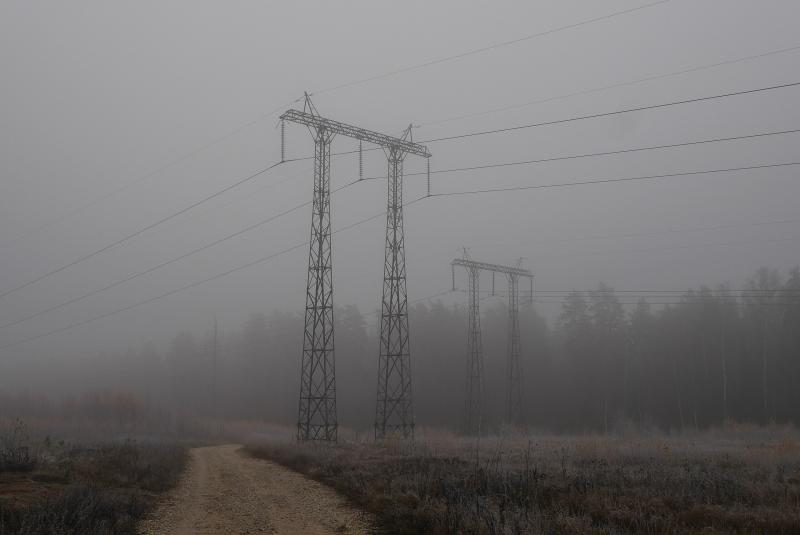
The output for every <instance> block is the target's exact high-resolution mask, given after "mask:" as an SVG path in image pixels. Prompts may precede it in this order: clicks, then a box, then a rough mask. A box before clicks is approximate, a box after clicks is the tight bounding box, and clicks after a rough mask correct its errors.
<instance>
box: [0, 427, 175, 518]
mask: <svg viewBox="0 0 800 535" xmlns="http://www.w3.org/2000/svg"><path fill="white" fill-rule="evenodd" d="M27 448H28V451H35V452H36V455H35V456H34V457H32V458H31V461H30V465H29V466H28V469H27V470H26V471H20V470H14V471H9V470H4V471H0V534H5V533H20V534H34V533H54V534H73V533H74V534H129V533H135V526H136V522H137V521H138V520H139V519H141V518H142V517H143V516H144V515H145V514H146V513H147V511H149V510H150V509H151V508H152V507H153V506H154V504H155V502H156V498H157V496H158V493H160V492H164V491H165V490H167V489H169V488H171V487H172V486H174V485H175V484H176V483H177V480H178V477H179V475H180V473H181V471H182V470H183V468H184V466H185V464H186V461H187V448H185V447H183V446H181V445H176V444H171V443H169V444H168V443H138V442H134V441H124V442H115V443H114V442H112V443H101V444H83V445H72V446H71V445H68V444H65V443H56V444H54V443H52V442H51V441H49V440H47V441H46V442H45V443H41V444H39V443H37V444H35V445H33V446H28V447H27Z"/></svg>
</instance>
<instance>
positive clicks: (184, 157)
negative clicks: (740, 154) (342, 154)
mask: <svg viewBox="0 0 800 535" xmlns="http://www.w3.org/2000/svg"><path fill="white" fill-rule="evenodd" d="M668 1H669V0H660V1H658V2H654V3H651V4H647V5H643V6H639V7H635V8H631V9H627V10H624V11H619V12H615V13H610V14H608V15H604V16H601V17H596V18H593V19H589V20H585V21H581V22H578V23H574V24H570V25H567V26H562V27H559V28H555V29H552V30H548V31H545V32H540V33H537V34H532V35H528V36H524V37H520V38H517V39H513V40H510V41H505V42H502V43H497V44H494V45H489V46H486V47H482V48H478V49H473V50H470V51H467V52H463V53H459V54H455V55H452V56H448V57H445V58H440V59H437V60H433V61H428V62H425V63H421V64H417V65H413V66H410V67H406V68H403V69H398V70H396V71H392V72H389V73H384V74H381V75H378V76H372V77H369V78H362V79H358V80H353V81H351V82H347V83H344V84H339V85H337V86H334V87H329V88H326V89H322V90H319V91H316V92H314V93H312V94H321V93H327V92H330V91H335V90H339V89H343V88H345V87H352V86H355V85H360V84H363V83H366V82H369V81H372V80H377V79H381V78H386V77H389V76H394V75H397V74H400V73H403V72H408V71H412V70H416V69H420V68H423V67H427V66H431V65H436V64H438V63H443V62H446V61H451V60H454V59H457V58H461V57H465V56H469V55H472V54H478V53H481V52H486V51H488V50H492V49H495V48H500V47H504V46H508V45H512V44H515V43H518V42H522V41H525V40H530V39H534V38H536V37H541V36H545V35H549V34H553V33H557V32H560V31H564V30H567V29H570V28H575V27H578V26H583V25H586V24H591V23H594V22H599V21H602V20H606V19H609V18H613V17H616V16H620V15H624V14H627V13H631V12H634V11H638V10H641V9H645V8H648V7H652V6H655V5H657V4H662V3H666V2H668ZM299 100H300V99H295V100H293V101H291V102H287V103H286V104H282V105H280V106H278V107H276V108H274V109H272V110H270V111H268V112H266V113H264V114H261V115H260V116H258V117H256V118H255V119H253V120H251V121H248V122H247V123H244V124H242V125H241V126H238V127H236V128H234V129H233V130H231V131H229V132H228V133H226V134H224V135H222V136H219V137H217V138H214V139H212V140H211V141H209V142H207V143H205V144H203V145H200V146H199V147H197V148H195V149H193V150H191V151H189V152H186V153H184V154H182V155H181V156H178V157H177V158H174V159H172V160H170V161H168V162H167V163H165V164H164V165H161V166H159V167H156V168H155V169H153V170H151V171H149V172H147V173H145V174H144V175H141V176H139V177H137V178H135V179H134V180H132V181H130V182H128V183H126V184H123V185H122V186H120V187H119V188H117V189H114V190H112V191H110V192H108V193H106V194H104V195H101V196H99V197H95V198H94V199H92V200H90V201H88V202H86V203H84V204H82V205H80V206H78V207H76V208H74V209H72V210H69V211H68V212H66V213H64V214H62V215H61V216H58V217H56V218H53V219H50V220H49V221H47V222H45V223H43V224H42V225H40V226H38V227H36V228H34V229H33V230H31V231H30V232H27V233H26V234H24V235H21V236H18V237H17V238H14V239H12V240H11V241H10V242H8V243H7V244H6V245H9V244H11V243H15V242H17V241H19V240H22V239H26V238H28V237H30V236H32V235H34V234H37V233H39V232H41V231H42V230H46V229H48V228H50V227H53V226H54V225H56V224H58V223H60V222H62V221H64V220H65V219H68V218H69V217H72V216H74V215H76V214H78V213H81V212H83V211H85V210H88V209H89V208H91V207H93V206H96V205H97V204H100V203H101V202H103V201H106V200H108V199H110V198H112V197H115V196H117V195H119V194H120V193H122V192H124V191H126V190H128V189H130V188H131V187H133V186H135V185H137V184H139V183H141V182H145V181H147V180H148V179H150V178H152V177H154V176H157V175H159V174H161V173H162V172H164V171H166V170H167V169H170V168H172V167H174V166H176V165H178V164H180V163H182V162H184V161H186V160H189V159H190V158H192V157H194V156H196V155H197V154H200V153H202V152H204V151H206V150H208V149H209V148H211V147H213V146H215V145H218V144H219V143H222V142H224V141H226V140H228V139H230V138H231V137H233V136H235V135H236V134H238V133H239V132H242V131H244V130H246V129H247V128H249V127H251V126H253V125H254V124H257V123H259V122H260V121H262V120H264V119H266V118H267V117H271V116H272V115H274V114H276V113H277V112H279V111H281V110H282V109H285V108H286V107H287V106H291V105H292V104H294V103H296V102H298V101H299Z"/></svg>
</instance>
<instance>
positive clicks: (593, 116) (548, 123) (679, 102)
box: [420, 82, 800, 143]
mask: <svg viewBox="0 0 800 535" xmlns="http://www.w3.org/2000/svg"><path fill="white" fill-rule="evenodd" d="M798 85H800V82H792V83H788V84H779V85H773V86H768V87H759V88H756V89H746V90H743V91H734V92H731V93H722V94H718V95H710V96H706V97H697V98H691V99H685V100H675V101H672V102H663V103H661V104H651V105H649V106H638V107H635V108H626V109H622V110H615V111H608V112H603V113H593V114H590V115H579V116H577V117H569V118H567V119H557V120H554V121H544V122H540V123H531V124H523V125H518V126H511V127H507V128H496V129H493V130H481V131H477V132H469V133H466V134H457V135H453V136H444V137H438V138H432V139H425V140H422V141H420V143H437V142H439V141H451V140H454V139H464V138H468V137H475V136H485V135H489V134H499V133H502V132H513V131H517V130H525V129H527V128H536V127H539V126H551V125H556V124H563V123H570V122H574V121H583V120H587V119H597V118H600V117H610V116H613V115H620V114H623V113H632V112H637V111H645V110H655V109H659V108H666V107H669V106H679V105H682V104H692V103H696V102H707V101H710V100H716V99H721V98H727V97H735V96H740V95H749V94H753V93H760V92H764V91H774V90H777V89H786V88H789V87H795V86H798Z"/></svg>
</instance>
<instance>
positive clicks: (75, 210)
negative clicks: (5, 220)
mask: <svg viewBox="0 0 800 535" xmlns="http://www.w3.org/2000/svg"><path fill="white" fill-rule="evenodd" d="M295 102H297V100H294V101H292V102H289V103H287V104H282V105H281V106H279V107H277V108H275V109H273V110H271V111H269V112H267V113H265V114H262V115H260V116H258V117H257V118H255V119H253V120H252V121H249V122H248V123H245V124H243V125H241V126H238V127H236V128H234V129H233V130H231V131H229V132H228V133H227V134H224V135H222V136H220V137H217V138H215V139H213V140H211V141H209V142H208V143H205V144H203V145H200V146H199V147H197V148H195V149H193V150H191V151H189V152H186V153H184V154H182V155H181V156H179V157H177V158H175V159H173V160H170V161H169V162H167V163H166V164H164V165H161V166H159V167H156V168H155V169H153V170H151V171H149V172H147V173H145V174H144V175H141V176H139V177H137V178H135V179H134V180H132V181H130V182H127V183H126V184H123V185H122V186H120V187H118V188H116V189H114V190H112V191H110V192H108V193H105V194H103V195H100V196H99V197H95V198H94V199H92V200H90V201H88V202H86V203H84V204H82V205H80V206H78V207H76V208H73V209H72V210H69V211H67V212H66V213H64V214H62V215H60V216H57V217H55V218H53V219H50V220H49V221H47V222H45V223H43V224H42V225H40V226H38V227H36V228H34V229H32V230H30V231H29V232H27V233H25V234H23V235H21V236H17V237H16V238H14V239H12V240H10V241H9V242H7V243H6V244H5V246H8V245H11V244H12V243H16V242H18V241H20V240H23V239H27V238H29V237H31V236H33V235H34V234H38V233H39V232H41V231H43V230H46V229H48V228H50V227H53V226H55V225H57V224H58V223H61V222H62V221H64V220H66V219H68V218H70V217H72V216H74V215H76V214H79V213H81V212H84V211H86V210H88V209H89V208H92V207H93V206H96V205H98V204H100V203H101V202H103V201H106V200H108V199H110V198H112V197H116V196H117V195H119V194H120V193H122V192H124V191H126V190H128V189H130V188H132V187H133V186H135V185H137V184H140V183H142V182H145V181H147V180H149V179H150V178H153V177H154V176H157V175H159V174H161V173H163V172H164V171H166V170H167V169H170V168H172V167H175V166H176V165H178V164H180V163H183V162H185V161H186V160H189V159H190V158H192V157H194V156H196V155H198V154H200V153H202V152H205V151H206V150H208V149H210V148H211V147H213V146H215V145H218V144H220V143H222V142H223V141H226V140H228V139H230V138H232V137H233V136H235V135H236V134H238V133H239V132H241V131H243V130H245V129H247V128H249V127H250V126H252V125H254V124H256V123H258V122H260V121H262V120H263V119H265V118H267V117H270V116H272V115H274V114H275V113H277V112H279V111H280V110H282V109H284V108H285V107H286V106H291V105H292V104H293V103H295Z"/></svg>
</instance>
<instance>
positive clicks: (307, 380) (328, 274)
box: [281, 95, 431, 441]
mask: <svg viewBox="0 0 800 535" xmlns="http://www.w3.org/2000/svg"><path fill="white" fill-rule="evenodd" d="M281 120H282V121H283V122H286V121H290V122H294V123H298V124H301V125H304V126H306V127H308V129H309V131H310V132H311V134H312V137H313V138H314V147H315V148H314V201H313V214H312V225H311V241H310V247H309V258H308V284H307V291H306V315H305V335H304V340H303V361H302V364H301V382H300V410H299V416H298V423H297V437H298V440H325V441H335V440H336V438H337V429H338V426H337V419H336V377H335V360H334V350H333V340H334V337H333V277H332V265H331V224H330V155H331V154H330V146H331V141H332V140H333V137H334V136H335V135H344V136H347V137H351V138H354V139H357V140H358V141H359V142H363V141H366V142H369V143H373V144H376V145H379V146H381V147H383V149H384V151H385V152H386V156H387V159H388V162H389V181H388V182H389V186H388V203H387V210H386V251H385V266H384V282H383V301H382V307H381V308H382V314H381V337H380V344H381V345H380V350H379V363H378V371H379V376H378V399H377V406H376V411H375V436H376V438H382V437H385V436H387V435H389V434H399V435H401V436H403V437H405V438H409V437H413V433H414V417H413V411H412V398H411V357H410V352H409V337H408V300H407V297H406V265H405V239H404V234H403V187H402V179H403V160H404V159H405V157H406V155H408V154H415V155H417V156H422V157H424V158H430V156H431V154H430V152H428V149H427V148H426V147H424V146H423V145H419V144H417V143H414V142H413V141H412V140H411V127H409V128H408V129H407V130H406V131H405V133H404V135H403V137H402V138H396V137H391V136H387V135H384V134H380V133H377V132H373V131H371V130H366V129H363V128H359V127H356V126H352V125H349V124H346V123H342V122H339V121H334V120H331V119H326V118H324V117H321V116H320V115H319V113H318V112H317V110H316V108H315V107H314V106H313V104H312V103H311V100H310V99H309V97H308V95H306V104H305V106H304V109H303V111H299V110H288V111H287V112H286V113H284V114H283V115H282V116H281ZM284 155H285V151H284V149H283V147H282V148H281V156H282V157H284ZM361 155H362V150H361V144H360V143H359V175H361V174H362V173H363V163H362V156H361Z"/></svg>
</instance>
